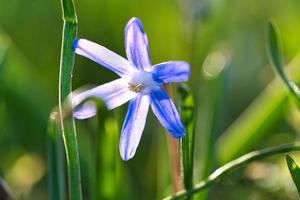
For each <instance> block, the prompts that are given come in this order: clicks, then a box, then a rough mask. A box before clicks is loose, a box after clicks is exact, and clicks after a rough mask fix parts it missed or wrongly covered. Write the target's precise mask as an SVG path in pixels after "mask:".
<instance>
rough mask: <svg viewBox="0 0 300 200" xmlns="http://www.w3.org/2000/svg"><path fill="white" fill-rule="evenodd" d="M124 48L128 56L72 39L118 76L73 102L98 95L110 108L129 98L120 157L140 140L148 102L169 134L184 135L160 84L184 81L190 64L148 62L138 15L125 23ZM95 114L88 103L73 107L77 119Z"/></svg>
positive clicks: (84, 53) (80, 51)
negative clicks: (154, 63)
mask: <svg viewBox="0 0 300 200" xmlns="http://www.w3.org/2000/svg"><path fill="white" fill-rule="evenodd" d="M125 48H126V54H127V58H128V60H126V59H124V58H123V57H121V56H119V55H117V54H115V53H114V52H112V51H110V50H108V49H107V48H105V47H103V46H100V45H98V44H96V43H93V42H90V41H88V40H85V39H78V40H76V41H75V42H74V51H75V52H76V53H77V54H80V55H82V56H85V57H87V58H89V59H91V60H93V61H95V62H97V63H99V64H100V65H102V66H104V67H106V68H108V69H109V70H111V71H113V72H115V73H116V74H118V75H119V76H120V77H121V78H119V79H117V80H114V81H112V82H109V83H106V84H103V85H100V86H98V87H95V88H93V89H90V90H87V91H84V92H82V93H80V94H78V95H76V96H74V97H73V99H72V102H73V103H74V102H79V101H81V100H82V99H86V98H89V97H99V98H101V99H102V100H103V101H104V102H105V103H106V105H107V107H108V109H113V108H116V107H118V106H120V105H122V104H124V103H126V102H127V101H129V106H128V111H127V114H126V117H125V120H124V123H123V127H122V133H121V138H120V144H119V149H120V154H121V157H122V159H123V160H129V159H131V158H132V157H133V156H134V154H135V152H136V149H137V147H138V144H139V142H140V139H141V135H142V133H143V130H144V126H145V123H146V118H147V113H148V109H149V106H151V108H152V111H153V112H154V114H155V115H156V117H157V118H158V120H159V121H160V123H161V124H162V125H163V126H164V127H165V129H167V130H168V132H169V133H170V134H171V135H172V136H174V137H175V138H181V137H183V136H184V135H185V131H184V127H183V125H182V123H181V120H180V117H179V114H178V112H177V110H176V107H175V105H174V103H173V102H172V100H171V99H170V97H169V96H168V94H167V93H166V92H165V91H164V90H163V88H162V87H161V85H162V84H165V83H169V82H183V81H187V80H188V78H189V73H190V66H189V64H188V63H186V62H183V61H169V62H164V63H160V64H156V65H151V61H150V58H149V53H148V40H147V36H146V34H145V32H144V30H143V27H142V24H141V22H140V20H139V19H137V18H132V19H131V20H130V21H129V22H128V23H127V25H126V28H125ZM95 114H96V112H95V109H94V108H93V106H91V105H87V106H84V105H83V106H82V107H79V108H78V109H77V110H75V111H74V117H75V118H78V119H85V118H88V117H91V116H93V115H95Z"/></svg>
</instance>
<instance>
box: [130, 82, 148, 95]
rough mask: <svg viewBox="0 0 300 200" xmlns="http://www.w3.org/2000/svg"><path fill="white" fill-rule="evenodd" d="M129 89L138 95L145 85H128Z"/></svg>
mask: <svg viewBox="0 0 300 200" xmlns="http://www.w3.org/2000/svg"><path fill="white" fill-rule="evenodd" d="M128 85H129V86H128V88H129V90H131V91H133V92H135V93H138V92H140V91H141V90H142V89H143V87H144V86H143V84H134V83H128Z"/></svg>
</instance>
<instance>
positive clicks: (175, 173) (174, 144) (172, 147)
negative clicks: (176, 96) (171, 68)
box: [164, 84, 181, 192]
mask: <svg viewBox="0 0 300 200" xmlns="http://www.w3.org/2000/svg"><path fill="white" fill-rule="evenodd" d="M164 89H165V90H166V91H167V93H168V94H169V96H170V98H171V99H173V93H172V90H171V86H170V84H166V85H164ZM168 143H169V152H170V157H171V165H172V187H173V191H174V192H178V191H179V190H180V189H181V183H180V157H179V141H178V140H177V139H175V138H173V137H172V136H170V135H169V134H168Z"/></svg>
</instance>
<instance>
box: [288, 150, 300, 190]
mask: <svg viewBox="0 0 300 200" xmlns="http://www.w3.org/2000/svg"><path fill="white" fill-rule="evenodd" d="M286 162H287V165H288V168H289V170H290V173H291V176H292V178H293V181H294V183H295V185H296V188H297V191H298V194H299V195H300V169H299V167H298V165H297V164H296V162H295V161H294V160H293V158H292V157H290V156H289V155H286Z"/></svg>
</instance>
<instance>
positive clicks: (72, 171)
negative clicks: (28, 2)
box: [59, 0, 82, 200]
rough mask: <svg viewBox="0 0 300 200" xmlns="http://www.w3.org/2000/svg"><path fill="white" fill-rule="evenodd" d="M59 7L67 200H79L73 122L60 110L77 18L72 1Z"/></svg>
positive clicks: (67, 84)
mask: <svg viewBox="0 0 300 200" xmlns="http://www.w3.org/2000/svg"><path fill="white" fill-rule="evenodd" d="M61 5H62V12H63V34H62V48H61V59H60V74H59V116H60V122H61V128H62V135H63V139H64V145H65V151H66V157H67V167H68V183H69V198H70V199H71V200H81V199H82V192H81V177H80V165H79V152H78V144H77V138H76V129H75V122H74V119H73V117H72V116H70V117H67V118H65V119H63V116H64V115H63V109H62V105H63V102H64V100H65V99H66V98H67V96H68V94H69V93H70V92H71V91H72V72H73V66H74V52H73V50H72V45H73V41H74V40H75V39H76V37H77V16H76V11H75V6H74V2H73V0H61Z"/></svg>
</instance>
